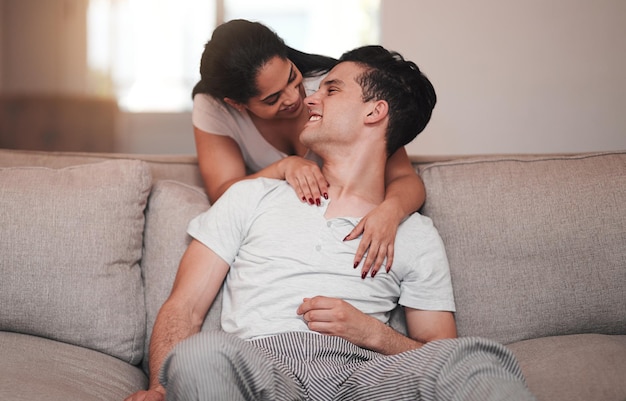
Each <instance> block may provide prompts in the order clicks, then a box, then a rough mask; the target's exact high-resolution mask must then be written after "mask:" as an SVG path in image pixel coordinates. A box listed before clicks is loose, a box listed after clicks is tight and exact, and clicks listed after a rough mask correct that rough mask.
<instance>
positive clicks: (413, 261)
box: [188, 178, 455, 339]
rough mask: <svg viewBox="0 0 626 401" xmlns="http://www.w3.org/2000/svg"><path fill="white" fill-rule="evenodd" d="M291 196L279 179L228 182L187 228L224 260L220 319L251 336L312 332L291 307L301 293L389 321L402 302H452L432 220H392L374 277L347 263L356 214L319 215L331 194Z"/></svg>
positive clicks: (427, 306)
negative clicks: (392, 240)
mask: <svg viewBox="0 0 626 401" xmlns="http://www.w3.org/2000/svg"><path fill="white" fill-rule="evenodd" d="M322 202H323V203H322V206H321V207H318V206H311V205H308V204H306V203H303V202H299V201H298V200H297V199H296V196H295V194H294V191H293V188H292V187H291V186H290V185H289V184H287V183H286V182H285V181H281V180H274V179H268V178H259V179H254V180H244V181H240V182H237V183H236V184H234V185H232V186H231V187H230V189H229V190H228V191H226V193H224V195H223V196H222V197H221V198H220V199H219V200H218V201H217V202H216V203H215V204H214V205H213V206H212V207H211V209H209V210H208V211H207V212H205V213H203V214H201V215H200V216H198V217H196V218H195V219H193V220H192V221H191V222H190V223H189V227H188V233H189V234H190V235H191V236H192V237H194V238H195V239H197V240H198V241H200V242H202V243H203V244H205V245H206V246H207V247H209V248H211V249H212V250H213V251H214V252H215V253H216V254H217V255H219V257H220V258H222V259H223V260H224V261H225V262H226V263H228V264H229V265H230V266H231V268H230V270H229V273H228V276H227V279H226V285H225V288H224V294H223V296H224V298H223V305H222V328H223V329H224V330H225V331H226V332H229V333H233V334H236V335H237V336H239V337H241V338H244V339H249V338H254V337H258V336H267V335H273V334H278V333H283V332H289V331H309V329H308V327H307V326H306V324H305V322H304V321H303V320H302V318H301V317H300V316H298V315H297V314H296V309H297V308H298V306H299V305H300V304H301V303H302V300H303V298H305V297H313V296H316V295H324V296H328V297H335V298H341V299H343V300H345V301H347V302H349V303H350V304H352V305H353V306H355V307H356V308H358V309H359V310H361V311H363V312H364V313H367V314H368V315H370V316H373V317H375V318H376V319H378V320H380V321H382V322H385V323H387V322H388V320H389V315H390V312H391V311H392V310H393V309H394V308H395V307H396V304H397V303H399V304H401V305H404V306H408V307H411V308H416V309H423V310H444V311H454V310H455V305H454V297H453V293H452V284H451V279H450V272H449V267H448V260H447V257H446V253H445V250H444V246H443V242H442V240H441V238H440V236H439V234H438V232H437V230H436V229H435V227H434V226H433V224H432V221H431V220H430V219H429V218H428V217H425V216H421V215H419V214H417V213H415V214H413V215H411V216H410V217H409V218H408V219H406V220H405V221H404V222H403V223H402V224H401V225H400V227H399V228H398V233H397V237H396V245H395V254H394V264H393V267H392V269H391V271H390V272H389V273H386V272H385V271H384V270H385V269H384V267H383V268H381V270H380V271H379V272H378V274H377V275H376V277H374V278H371V277H367V278H365V279H362V278H361V275H360V274H361V269H360V268H357V269H354V268H353V265H352V264H353V259H354V255H355V253H356V249H357V247H358V244H359V240H354V241H343V238H344V237H345V236H346V235H347V234H348V233H349V232H350V231H351V230H352V229H353V228H354V227H355V226H356V225H357V224H358V222H359V220H360V218H354V217H345V218H333V219H326V218H325V217H324V214H325V212H326V208H327V207H328V204H329V202H332V200H327V201H326V200H322Z"/></svg>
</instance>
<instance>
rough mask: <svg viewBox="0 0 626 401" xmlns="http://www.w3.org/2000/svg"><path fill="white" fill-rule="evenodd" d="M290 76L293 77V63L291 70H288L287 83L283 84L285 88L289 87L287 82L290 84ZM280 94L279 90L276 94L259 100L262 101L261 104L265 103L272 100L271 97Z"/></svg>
mask: <svg viewBox="0 0 626 401" xmlns="http://www.w3.org/2000/svg"><path fill="white" fill-rule="evenodd" d="M292 75H293V63H292V64H291V68H290V69H289V76H288V77H287V83H286V84H285V86H286V85H289V82H290V80H291V76H292ZM280 92H282V89H281V90H279V91H278V92H275V93H272V94H271V95H267V96H265V97H264V98H263V99H261V101H262V102H266V101H268V100H269V99H270V98H272V97H274V96H278V95H280Z"/></svg>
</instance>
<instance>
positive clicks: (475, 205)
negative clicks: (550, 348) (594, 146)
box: [421, 152, 626, 343]
mask: <svg viewBox="0 0 626 401" xmlns="http://www.w3.org/2000/svg"><path fill="white" fill-rule="evenodd" d="M421 176H422V178H423V180H424V184H425V186H426V192H427V198H426V203H425V205H424V207H423V210H422V213H423V214H425V215H427V216H429V217H431V218H432V219H433V222H434V223H435V225H436V227H437V228H438V229H439V232H440V234H441V236H442V238H443V241H444V243H445V245H446V250H447V254H448V258H449V261H450V269H451V273H452V281H453V286H454V294H455V298H456V305H457V313H456V319H457V325H458V331H459V335H463V336H474V335H477V336H485V337H489V338H492V339H495V340H497V341H500V342H503V343H510V342H514V341H517V340H522V339H529V338H536V337H543V336H550V335H560V334H574V333H586V332H595V333H606V334H626V313H624V311H626V295H625V294H626V153H624V152H614V153H608V154H587V155H577V156H561V157H550V156H545V157H530V156H528V157H501V158H496V157H490V158H475V159H467V160H463V161H456V162H447V163H434V164H430V165H426V166H424V167H422V169H421Z"/></svg>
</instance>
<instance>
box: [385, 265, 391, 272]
mask: <svg viewBox="0 0 626 401" xmlns="http://www.w3.org/2000/svg"><path fill="white" fill-rule="evenodd" d="M389 270H391V265H389V266H387V267H386V268H385V271H386V272H387V273H389Z"/></svg>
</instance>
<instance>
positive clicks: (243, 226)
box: [129, 46, 533, 400]
mask: <svg viewBox="0 0 626 401" xmlns="http://www.w3.org/2000/svg"><path fill="white" fill-rule="evenodd" d="M435 101H436V97H435V92H434V89H433V88H432V85H431V84H430V82H429V81H428V79H427V78H426V77H425V76H424V75H423V74H422V73H421V72H420V71H419V69H418V68H417V66H416V65H415V64H413V63H412V62H409V61H405V60H404V59H403V58H402V57H401V56H400V55H398V54H396V53H391V52H389V51H387V50H385V49H383V48H382V47H379V46H369V47H363V48H359V49H356V50H353V51H352V52H348V53H346V54H344V56H342V58H341V59H340V63H339V64H338V65H337V66H336V67H335V68H333V69H332V70H331V71H330V72H329V74H328V75H327V77H326V78H325V79H324V80H323V81H322V84H321V86H320V90H319V91H318V92H316V93H315V94H314V95H312V96H310V97H308V98H307V99H306V102H307V105H308V107H309V110H310V115H311V118H310V120H309V122H308V123H307V124H306V126H305V128H304V130H303V132H302V134H301V141H302V142H303V144H305V145H306V146H307V147H308V148H310V149H312V150H313V151H314V152H315V153H316V154H318V155H319V156H320V157H321V158H322V160H323V173H324V176H325V177H326V178H327V180H328V182H329V183H330V187H329V199H328V200H326V201H325V202H324V204H323V205H322V207H320V208H313V207H309V206H307V205H305V204H303V203H299V202H293V192H292V191H293V189H292V188H291V187H290V186H289V185H288V184H286V183H285V182H283V181H277V180H270V179H257V180H247V181H242V182H240V183H237V184H235V185H233V186H232V187H231V189H229V191H227V192H226V193H225V194H224V195H223V197H222V198H220V200H219V201H218V202H216V203H215V204H214V205H213V206H212V208H211V209H210V210H209V211H208V212H206V213H204V214H202V215H200V216H198V217H197V218H196V219H194V220H193V221H192V222H191V223H190V225H189V229H188V232H189V233H190V235H191V236H192V237H193V238H194V239H193V240H192V242H191V244H190V245H189V248H188V249H187V251H186V253H185V255H184V256H183V258H182V260H181V263H180V266H179V271H178V274H177V277H176V281H175V283H174V287H173V289H172V293H171V295H170V297H169V298H168V300H167V301H166V302H165V304H164V305H163V307H162V308H161V311H160V312H159V315H158V317H157V321H156V323H155V326H154V331H153V336H152V340H151V346H150V355H151V358H150V370H151V386H150V390H149V391H148V392H140V393H137V394H135V395H134V396H133V397H131V398H129V399H132V400H143V399H146V400H160V399H163V395H164V394H165V392H166V390H165V389H167V399H168V400H192V399H193V400H196V399H202V400H212V399H215V400H239V399H248V400H256V399H267V400H286V399H289V400H292V399H312V400H329V399H368V400H375V399H381V400H404V399H406V400H409V399H411V400H413V399H448V398H453V397H458V399H463V398H468V399H472V398H473V399H486V397H497V396H501V397H502V399H515V396H516V395H517V396H519V397H517V398H518V399H533V398H532V396H531V395H530V394H529V393H528V392H527V390H526V388H525V386H524V383H523V379H522V377H521V373H520V371H519V368H518V367H517V365H516V363H515V360H514V359H513V357H512V356H511V354H510V353H508V352H507V351H505V350H504V348H503V347H501V346H499V345H498V344H494V343H491V342H488V341H483V340H479V339H457V340H451V339H453V338H455V337H456V326H455V323H454V316H453V312H454V300H453V296H452V286H451V283H450V275H449V270H448V265H447V259H446V255H445V251H444V249H443V245H442V242H441V239H440V237H439V236H438V234H437V232H436V230H435V228H434V227H433V225H432V223H431V221H430V220H429V219H428V218H426V217H423V216H420V215H419V214H414V215H413V216H411V217H409V218H408V219H407V220H406V221H405V222H404V223H403V224H402V225H401V226H400V228H399V230H398V235H397V239H396V244H397V245H396V248H397V249H396V252H395V262H394V266H393V268H392V269H391V271H389V272H386V271H383V272H381V273H379V274H378V275H376V277H375V278H374V277H368V278H365V279H364V278H363V277H361V274H360V272H359V271H357V270H356V269H352V268H351V267H349V265H350V261H351V260H352V258H353V255H354V252H355V251H356V246H357V244H354V241H342V239H343V238H344V237H345V235H346V234H347V233H349V232H350V231H351V229H352V228H353V227H354V226H355V225H356V224H357V223H358V221H359V217H360V216H364V215H365V214H366V213H367V212H368V211H369V210H371V209H372V208H374V207H375V206H376V205H377V204H379V203H380V202H381V201H382V200H383V197H384V190H385V187H384V182H385V180H384V174H385V171H384V168H385V161H386V159H387V157H388V156H389V155H390V154H392V153H393V152H394V151H395V150H396V149H397V148H398V147H400V146H404V145H405V144H406V143H408V142H410V141H411V140H412V139H413V138H414V137H415V136H416V135H417V134H418V133H419V132H421V131H422V130H423V129H424V127H425V126H426V124H427V122H428V121H429V119H430V116H431V113H432V109H433V107H434V104H435ZM346 266H348V267H347V268H346ZM224 280H226V284H225V287H224V305H223V309H222V328H223V329H224V332H202V333H199V331H200V328H201V326H202V322H203V320H204V318H205V315H206V313H207V311H208V309H209V307H210V306H211V304H212V302H213V300H214V299H215V296H216V295H217V293H218V291H219V289H220V287H221V286H222V283H223V282H224ZM398 303H399V304H401V305H403V306H404V312H405V317H406V323H407V329H408V336H404V335H402V334H400V333H398V332H396V331H395V330H393V329H392V328H390V327H389V326H388V325H387V322H388V318H389V314H390V312H391V311H392V310H393V309H394V308H395V307H396V305H397V304H398ZM436 340H441V341H436ZM159 371H161V377H160V379H161V383H159V382H158V381H157V374H158V372H159ZM492 399H497V398H492Z"/></svg>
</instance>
